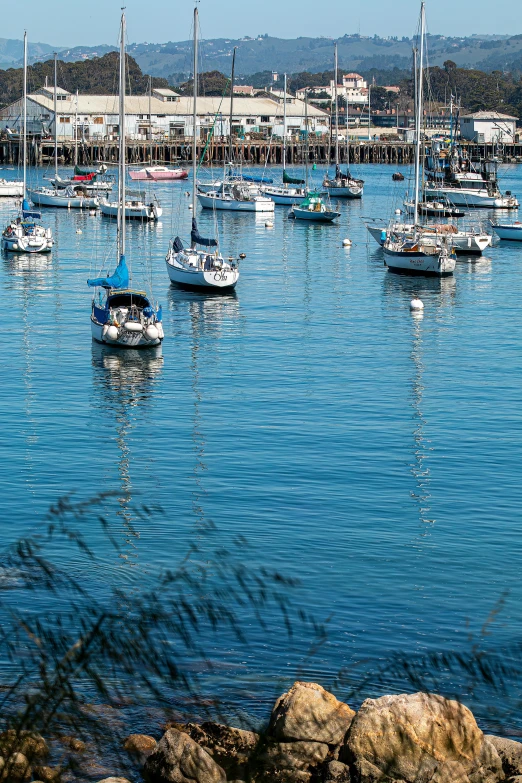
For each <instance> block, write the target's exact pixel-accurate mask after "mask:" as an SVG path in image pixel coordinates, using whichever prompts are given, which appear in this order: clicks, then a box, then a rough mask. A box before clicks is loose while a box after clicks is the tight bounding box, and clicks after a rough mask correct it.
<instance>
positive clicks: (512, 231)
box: [492, 223, 522, 242]
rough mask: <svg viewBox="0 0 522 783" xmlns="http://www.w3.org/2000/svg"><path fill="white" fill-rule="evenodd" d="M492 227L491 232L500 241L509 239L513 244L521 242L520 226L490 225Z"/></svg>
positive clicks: (521, 228)
mask: <svg viewBox="0 0 522 783" xmlns="http://www.w3.org/2000/svg"><path fill="white" fill-rule="evenodd" d="M492 226H493V231H494V232H495V234H497V236H498V237H499V238H500V239H510V240H512V241H515V242H522V224H520V225H516V226H515V225H502V224H501V223H492Z"/></svg>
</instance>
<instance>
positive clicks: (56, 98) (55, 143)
mask: <svg viewBox="0 0 522 783" xmlns="http://www.w3.org/2000/svg"><path fill="white" fill-rule="evenodd" d="M57 59H58V55H57V53H56V52H55V53H54V177H55V181H56V177H57V176H58V96H57V94H56V92H57V90H58V73H57Z"/></svg>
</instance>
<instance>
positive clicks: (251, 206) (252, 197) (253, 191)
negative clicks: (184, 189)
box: [197, 182, 275, 212]
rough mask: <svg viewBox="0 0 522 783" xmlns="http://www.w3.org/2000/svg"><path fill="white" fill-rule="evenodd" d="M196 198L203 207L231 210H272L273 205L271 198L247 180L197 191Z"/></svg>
mask: <svg viewBox="0 0 522 783" xmlns="http://www.w3.org/2000/svg"><path fill="white" fill-rule="evenodd" d="M197 198H198V201H199V203H200V204H201V206H202V207H203V208H204V209H219V210H230V211H232V212H273V211H274V206H275V204H274V202H273V201H272V199H271V198H268V197H267V196H265V195H263V194H262V193H261V191H260V190H259V188H258V187H253V186H252V185H251V184H249V183H248V182H231V183H223V185H222V186H221V187H220V188H219V189H218V190H211V191H209V192H208V193H198V194H197Z"/></svg>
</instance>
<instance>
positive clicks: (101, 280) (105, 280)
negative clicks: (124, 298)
mask: <svg viewBox="0 0 522 783" xmlns="http://www.w3.org/2000/svg"><path fill="white" fill-rule="evenodd" d="M87 285H89V286H91V288H94V287H95V286H97V285H99V286H101V287H102V288H128V285H129V269H128V267H127V262H126V261H125V256H120V262H119V264H118V266H117V267H116V269H115V270H114V273H113V274H112V275H109V276H108V277H95V278H93V279H92V280H87Z"/></svg>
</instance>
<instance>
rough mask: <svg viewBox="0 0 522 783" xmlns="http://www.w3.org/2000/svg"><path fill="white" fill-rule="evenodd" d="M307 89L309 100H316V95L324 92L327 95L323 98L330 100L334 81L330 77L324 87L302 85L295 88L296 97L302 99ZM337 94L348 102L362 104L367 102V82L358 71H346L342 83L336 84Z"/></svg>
mask: <svg viewBox="0 0 522 783" xmlns="http://www.w3.org/2000/svg"><path fill="white" fill-rule="evenodd" d="M307 91H308V99H309V100H316V96H319V95H321V94H322V93H326V95H327V96H328V98H323V100H325V101H326V100H331V99H332V98H333V96H334V91H335V82H334V80H333V79H332V80H331V81H330V84H329V85H327V86H325V87H304V88H303V89H301V90H297V92H296V97H297V98H299V100H301V101H304V99H305V94H306V92H307ZM337 95H338V96H339V97H340V98H341V97H342V98H345V99H346V100H347V102H348V103H349V104H353V105H364V104H366V103H368V84H367V83H366V82H365V81H364V79H363V77H362V76H361V75H360V74H359V73H346V74H344V75H343V81H342V84H338V85H337ZM318 100H321V98H319V99H318Z"/></svg>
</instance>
